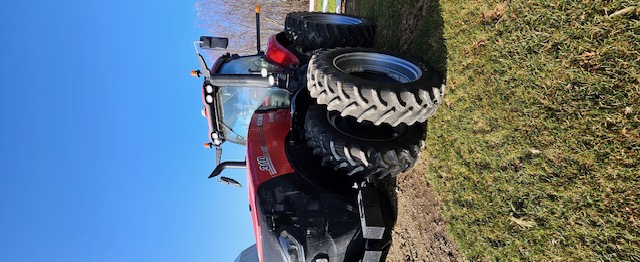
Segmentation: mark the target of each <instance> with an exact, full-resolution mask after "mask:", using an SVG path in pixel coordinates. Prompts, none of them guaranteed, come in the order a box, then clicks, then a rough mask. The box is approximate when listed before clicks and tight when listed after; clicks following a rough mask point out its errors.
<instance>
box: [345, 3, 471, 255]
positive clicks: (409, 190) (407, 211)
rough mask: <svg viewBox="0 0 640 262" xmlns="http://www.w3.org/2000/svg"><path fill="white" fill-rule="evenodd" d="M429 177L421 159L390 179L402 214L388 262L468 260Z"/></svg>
mask: <svg viewBox="0 0 640 262" xmlns="http://www.w3.org/2000/svg"><path fill="white" fill-rule="evenodd" d="M342 10H343V12H345V13H347V14H353V13H355V5H354V1H343V8H342ZM426 176H427V163H425V162H424V160H421V161H420V162H418V163H417V164H416V166H415V167H413V168H412V169H411V170H410V171H409V172H407V173H404V174H400V175H398V176H397V177H396V178H395V179H392V180H391V179H390V180H388V181H387V191H388V194H389V195H390V196H391V198H392V203H393V204H395V205H394V206H395V208H396V209H397V214H398V218H397V222H396V225H395V227H394V229H393V232H392V236H393V244H392V245H391V249H390V250H389V254H388V256H387V261H394V262H395V261H403V262H413V261H464V260H465V259H464V258H463V256H462V255H460V252H459V251H458V247H457V246H456V244H455V243H454V242H453V241H452V240H451V238H450V237H449V235H448V234H447V232H446V228H445V227H446V221H445V220H444V219H443V218H442V215H441V214H440V203H439V202H438V199H437V197H436V195H435V194H434V192H433V189H432V188H431V186H430V185H429V183H428V182H427V179H426Z"/></svg>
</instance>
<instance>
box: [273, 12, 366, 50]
mask: <svg viewBox="0 0 640 262" xmlns="http://www.w3.org/2000/svg"><path fill="white" fill-rule="evenodd" d="M373 31H374V29H373V22H372V21H371V20H369V19H367V18H360V17H354V16H348V15H340V14H330V13H314V12H294V13H289V14H287V17H286V19H285V21H284V32H285V34H286V36H287V39H289V41H291V42H293V43H294V44H296V45H297V46H300V47H301V48H304V49H305V50H314V49H319V48H336V47H346V46H353V47H357V46H360V47H370V46H371V45H372V44H373Z"/></svg>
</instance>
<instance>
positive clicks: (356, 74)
mask: <svg viewBox="0 0 640 262" xmlns="http://www.w3.org/2000/svg"><path fill="white" fill-rule="evenodd" d="M307 79H308V81H307V87H308V89H309V92H310V94H311V96H312V97H314V98H316V100H317V102H318V104H325V105H327V107H328V109H329V110H332V111H339V112H340V114H341V115H342V116H353V117H355V118H356V119H357V120H358V122H363V121H369V122H372V123H374V124H375V125H381V124H385V123H386V124H390V125H392V126H398V125H400V124H407V125H413V124H414V123H422V122H425V121H426V120H427V118H428V117H430V116H432V115H433V114H434V113H435V112H436V109H438V106H439V105H440V103H441V102H442V95H443V94H444V82H443V79H442V77H441V76H440V75H439V74H438V73H437V72H436V71H434V70H433V69H431V68H429V67H428V66H427V65H426V64H425V63H423V62H420V61H416V60H415V59H412V58H409V57H406V56H403V55H400V54H395V53H392V52H388V51H382V50H375V49H363V48H339V49H334V50H329V51H324V52H318V53H317V54H315V55H314V56H313V57H312V58H311V61H310V62H309V68H308V70H307Z"/></svg>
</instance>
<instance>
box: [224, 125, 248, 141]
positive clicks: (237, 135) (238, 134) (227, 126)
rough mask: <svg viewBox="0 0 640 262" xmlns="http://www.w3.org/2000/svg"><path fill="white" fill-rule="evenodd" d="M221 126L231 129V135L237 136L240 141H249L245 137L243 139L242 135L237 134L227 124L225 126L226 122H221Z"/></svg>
mask: <svg viewBox="0 0 640 262" xmlns="http://www.w3.org/2000/svg"><path fill="white" fill-rule="evenodd" d="M220 124H222V126H224V127H226V128H227V129H229V131H231V133H234V134H236V136H238V137H239V138H240V139H242V140H243V141H247V140H246V139H245V138H244V137H242V136H241V135H240V134H238V133H236V131H233V129H231V127H229V126H228V125H227V124H225V123H224V122H220Z"/></svg>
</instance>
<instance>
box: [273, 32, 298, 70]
mask: <svg viewBox="0 0 640 262" xmlns="http://www.w3.org/2000/svg"><path fill="white" fill-rule="evenodd" d="M285 41H287V40H286V38H285V36H284V33H279V34H276V35H272V36H271V37H270V38H269V42H268V43H267V53H266V58H267V60H269V61H270V62H273V63H276V64H279V65H281V66H282V67H284V68H290V67H291V65H295V66H296V67H300V60H299V59H298V57H296V55H294V54H293V53H291V51H289V50H288V49H287V48H286V47H285V45H286V44H287V42H285Z"/></svg>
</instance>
